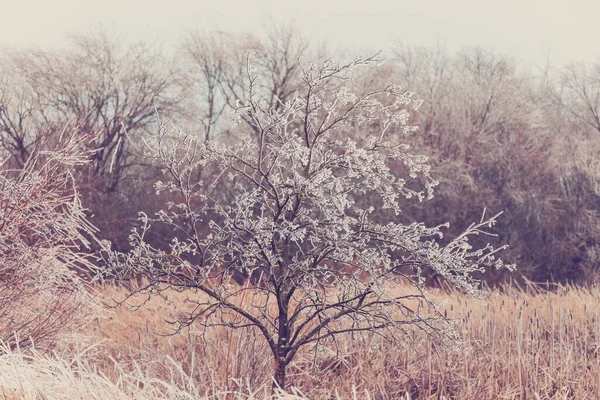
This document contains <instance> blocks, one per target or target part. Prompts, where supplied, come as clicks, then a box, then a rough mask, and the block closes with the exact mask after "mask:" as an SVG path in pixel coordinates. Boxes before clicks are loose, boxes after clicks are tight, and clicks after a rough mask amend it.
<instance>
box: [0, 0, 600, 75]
mask: <svg viewBox="0 0 600 400" xmlns="http://www.w3.org/2000/svg"><path fill="white" fill-rule="evenodd" d="M1 3H2V5H3V6H2V8H3V10H4V12H3V14H2V16H1V17H0V46H1V47H10V48H22V47H25V46H27V47H30V46H35V47H41V48H48V47H60V46H62V45H64V44H65V43H67V38H68V35H69V34H77V33H85V32H88V31H90V30H92V29H94V28H97V27H102V28H103V29H105V30H107V31H109V32H112V33H114V34H117V35H119V36H122V37H124V38H125V39H128V40H144V41H157V42H159V43H161V44H162V45H163V46H164V48H165V49H167V50H169V49H172V48H174V46H176V45H177V43H178V41H179V39H180V38H181V37H182V35H183V34H184V33H185V32H186V31H189V30H204V31H211V30H223V31H230V32H239V31H246V32H252V33H259V32H260V31H261V28H262V26H263V25H264V24H265V23H267V22H268V21H269V20H273V21H275V22H277V23H284V24H285V23H290V24H294V25H295V26H296V27H297V28H298V29H299V30H300V31H301V32H302V33H303V34H304V35H306V36H307V37H309V38H310V39H311V40H312V41H314V42H324V43H327V44H328V45H329V46H331V47H332V48H339V49H347V50H362V51H368V50H378V49H383V50H384V51H385V50H389V49H390V47H391V46H392V44H393V43H394V41H397V40H399V41H402V42H403V43H405V44H407V45H424V46H434V45H436V43H439V42H441V43H444V44H445V45H446V46H447V47H448V48H449V49H450V50H453V51H454V50H458V49H461V48H465V47H473V46H479V47H482V48H485V49H488V50H490V51H493V52H495V53H500V54H505V55H508V56H510V57H512V58H514V59H515V60H517V61H518V62H521V63H523V64H525V65H531V66H535V65H538V66H540V65H543V64H544V63H545V61H546V60H547V59H549V60H550V61H551V62H553V63H555V64H562V65H564V64H567V63H570V62H579V61H585V62H594V61H597V60H598V59H599V58H600V49H598V47H597V46H595V43H594V42H593V40H594V39H595V38H597V37H600V25H598V24H597V23H596V22H595V17H596V16H597V15H598V14H599V13H600V3H597V2H593V1H588V0H574V1H572V2H570V6H567V4H566V3H564V2H558V1H550V2H545V1H541V0H529V1H521V2H519V1H516V0H509V1H505V2H502V4H501V5H500V4H498V5H493V4H492V3H491V2H486V3H485V4H484V2H481V1H476V0H460V1H455V2H452V4H450V3H449V2H446V1H442V0H430V1H422V2H397V1H381V0H372V1H369V2H368V3H356V4H344V2H342V1H339V0H335V1H328V2H318V1H316V0H307V1H304V2H301V3H300V2H299V3H285V2H276V1H274V0H259V1H254V2H252V4H249V3H248V2H240V1H225V0H224V1H220V2H213V3H207V2H194V1H190V0H174V1H172V2H171V3H169V4H166V3H165V2H150V1H140V0H130V1H127V2H123V1H117V0H105V1H102V2H99V1H85V2H83V1H75V0H54V1H42V0H25V1H13V0H2V2H1ZM152 3H154V4H152ZM385 54H389V51H388V52H385V53H384V57H385Z"/></svg>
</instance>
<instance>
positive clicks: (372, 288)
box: [104, 56, 503, 388]
mask: <svg viewBox="0 0 600 400" xmlns="http://www.w3.org/2000/svg"><path fill="white" fill-rule="evenodd" d="M251 64H252V63H251V62H250V63H249V65H251ZM379 64H380V60H379V59H378V58H377V56H373V57H369V58H359V59H356V60H354V61H353V62H350V63H347V64H338V63H335V62H333V61H326V62H325V63H323V64H321V65H310V66H309V65H304V64H302V63H301V62H298V68H300V69H301V71H302V86H301V87H300V88H299V89H298V91H297V92H296V93H295V95H294V96H293V97H288V98H287V99H286V100H285V101H284V100H282V101H281V104H280V106H279V107H273V106H272V105H270V102H269V100H268V98H266V96H265V94H264V93H261V91H260V85H259V83H258V82H259V80H260V77H258V76H256V75H255V74H254V72H253V70H252V68H249V71H248V75H249V76H250V79H249V82H250V83H249V86H248V87H247V88H246V91H245V98H244V100H243V102H240V104H239V108H238V109H237V114H238V116H239V118H240V119H242V118H243V119H244V120H246V121H248V120H249V121H252V125H253V126H255V127H257V130H258V132H255V131H254V129H247V131H248V132H247V133H246V134H243V135H242V136H241V137H239V138H238V139H237V140H236V141H235V142H234V143H217V142H214V141H210V140H209V141H207V142H204V140H203V138H202V139H198V138H195V137H192V136H190V135H186V134H185V133H182V132H181V131H177V130H175V129H173V128H172V126H171V125H170V124H169V123H168V122H165V123H162V124H161V129H160V130H159V132H158V133H157V134H156V136H155V137H154V138H153V140H151V141H148V142H147V147H146V148H145V149H144V150H141V151H144V152H145V153H146V155H147V156H148V157H153V158H155V159H156V160H157V161H158V162H160V163H161V164H162V166H163V168H164V172H165V179H163V180H162V181H160V182H157V184H156V190H157V192H161V193H163V195H164V196H168V198H169V201H168V202H167V204H166V208H165V209H164V210H162V211H160V212H159V213H157V214H156V215H155V216H153V217H150V216H147V215H146V214H141V218H140V222H141V226H140V227H139V228H138V229H135V230H134V231H133V232H132V235H131V237H130V240H131V246H132V250H131V251H130V252H129V253H125V254H124V253H117V252H113V251H111V250H110V244H109V243H105V253H104V254H105V257H106V260H107V262H108V264H109V265H110V266H111V267H112V270H113V271H114V272H113V273H114V274H115V277H116V278H118V279H123V280H128V279H133V278H137V277H140V276H143V277H146V278H147V281H143V280H142V281H143V282H147V283H146V284H143V285H141V286H133V285H132V288H133V290H134V292H136V293H137V294H140V293H143V294H147V295H156V294H162V293H165V292H166V291H169V290H176V291H186V292H188V293H190V292H196V294H198V295H191V296H190V297H189V300H190V301H191V302H192V304H193V307H192V308H191V309H189V308H188V309H187V312H185V311H181V313H180V314H179V318H178V320H177V323H178V324H179V325H178V326H179V327H180V328H182V327H186V326H189V325H190V324H192V323H196V324H199V325H202V326H204V327H206V328H208V327H215V326H224V327H228V328H232V329H239V328H245V327H251V328H252V329H257V330H259V331H260V332H261V333H262V336H263V337H264V339H265V340H266V342H267V343H268V345H269V348H270V349H271V352H272V355H273V358H274V379H275V382H276V384H277V385H278V386H280V387H282V388H284V387H285V385H286V369H287V367H288V366H289V365H290V364H291V363H292V361H293V360H294V357H295V355H296V354H297V353H298V351H299V350H300V349H301V348H303V347H305V346H311V345H312V346H317V347H318V346H319V345H324V344H327V343H330V342H331V341H332V340H335V337H336V336H337V335H341V334H353V335H355V337H357V338H358V337H361V336H362V335H369V334H372V333H377V334H380V335H383V336H384V337H385V338H387V339H389V340H399V339H400V338H401V336H402V333H408V332H409V331H410V330H411V329H413V328H419V329H422V330H423V331H425V332H427V333H428V334H431V335H434V336H437V337H441V338H449V337H451V330H448V329H446V328H447V327H448V325H446V324H444V323H443V322H444V320H445V319H444V318H443V315H441V314H440V313H437V309H436V305H435V304H434V303H433V302H432V301H430V300H429V299H428V298H427V296H426V290H425V282H424V280H423V279H422V278H421V276H420V271H421V269H422V268H424V267H428V268H433V269H434V270H435V271H436V272H437V273H438V274H439V275H441V276H443V277H444V278H446V279H447V281H448V282H450V283H451V284H452V285H454V286H455V287H457V288H459V289H460V290H463V291H465V292H475V291H477V281H476V280H475V279H474V278H473V277H471V273H472V272H474V271H480V270H483V269H484V268H485V267H486V266H494V267H497V268H500V267H502V266H503V264H502V261H501V260H499V259H496V258H495V253H496V251H497V250H498V249H493V248H492V247H491V246H487V247H485V248H479V249H476V248H473V247H472V246H471V245H470V244H469V238H470V237H471V236H472V235H478V234H481V233H484V229H485V228H486V227H491V226H492V224H493V223H494V222H495V217H493V218H490V219H486V220H484V219H482V220H481V221H480V222H479V223H476V224H473V225H471V226H470V227H469V228H468V229H467V230H466V231H465V232H464V233H462V234H461V235H459V236H457V237H456V238H454V239H452V240H445V239H443V238H442V229H443V227H444V225H440V226H434V227H428V226H425V225H424V224H422V223H405V222H404V223H403V222H401V221H402V220H403V219H404V220H406V217H404V216H402V214H401V211H402V208H403V205H405V204H408V202H410V201H425V200H426V199H428V198H431V197H432V196H433V189H434V187H435V185H436V184H437V182H436V181H435V180H434V179H433V178H432V177H431V176H430V173H429V165H428V164H427V157H425V156H422V155H418V154H413V153H411V151H410V149H409V147H408V146H407V145H405V144H403V138H404V137H405V135H409V134H412V133H413V132H415V131H416V127H414V126H411V125H410V123H409V119H410V115H411V112H412V110H416V109H417V108H418V107H419V106H420V104H421V102H420V101H418V100H415V99H414V98H413V94H412V93H410V92H408V91H406V90H403V89H401V88H400V87H398V86H396V85H389V86H384V87H380V88H371V89H370V90H369V91H367V92H364V91H360V92H359V91H357V90H356V86H354V85H353V80H352V78H353V74H354V72H355V70H357V69H371V68H376V67H377V66H378V65H379ZM354 91H357V93H354ZM257 133H258V134H257ZM203 170H210V171H213V170H216V171H218V173H217V174H216V175H214V176H212V175H211V176H209V177H205V178H204V179H200V178H199V177H201V176H202V171H203ZM216 183H219V184H228V185H230V186H231V187H232V188H233V190H234V193H235V198H234V199H233V201H231V200H230V201H225V200H222V199H219V198H214V197H212V196H208V195H206V193H207V191H206V189H205V188H206V187H207V186H209V185H214V184H216ZM375 208H377V209H379V210H384V211H385V212H379V213H374V210H375ZM384 216H385V217H384ZM153 225H154V226H156V225H162V226H163V229H164V226H166V227H170V228H171V229H172V232H173V235H174V239H173V241H172V243H171V244H170V246H169V247H168V248H163V249H159V248H154V247H152V246H151V245H150V244H149V243H148V242H147V238H148V237H149V235H151V234H152V230H153V228H152V226H153ZM163 231H164V230H163ZM240 272H241V273H243V274H245V275H246V276H250V277H251V279H249V280H248V281H247V282H246V283H245V284H243V285H240V284H238V283H236V282H234V280H233V279H232V277H233V275H234V274H236V273H240ZM400 287H404V288H406V287H409V288H412V289H404V290H401V289H400ZM427 310H429V311H427Z"/></svg>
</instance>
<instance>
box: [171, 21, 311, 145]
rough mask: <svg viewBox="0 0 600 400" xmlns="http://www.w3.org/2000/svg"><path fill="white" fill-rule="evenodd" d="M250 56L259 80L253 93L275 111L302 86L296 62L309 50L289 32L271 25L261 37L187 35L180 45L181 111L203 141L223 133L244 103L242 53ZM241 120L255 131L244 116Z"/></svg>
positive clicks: (244, 63)
mask: <svg viewBox="0 0 600 400" xmlns="http://www.w3.org/2000/svg"><path fill="white" fill-rule="evenodd" d="M249 51H251V52H252V53H253V54H254V56H253V68H255V73H256V74H260V75H261V76H262V79H261V80H260V81H258V82H256V83H255V87H254V90H255V91H260V92H262V93H263V94H264V99H265V101H266V102H267V103H268V104H269V105H270V107H274V108H276V109H278V108H279V107H281V106H282V105H283V104H284V103H285V102H286V101H287V99H288V97H290V96H293V94H294V93H295V91H296V90H297V89H298V85H299V84H300V82H301V79H300V78H301V73H300V72H301V71H300V68H299V65H298V60H299V59H300V58H303V57H305V56H306V55H307V54H308V51H309V42H308V41H307V40H306V39H304V38H303V37H302V35H301V34H300V33H299V32H298V31H297V30H295V29H294V28H293V27H287V26H281V25H277V24H275V23H271V24H270V25H268V26H267V28H266V30H265V34H264V35H263V36H262V37H256V36H253V35H249V34H247V35H234V34H229V33H226V32H213V33H210V34H202V33H199V32H194V33H190V34H189V35H187V37H186V38H185V40H184V41H183V43H182V46H181V53H180V54H181V60H182V64H181V65H182V73H181V83H182V84H183V86H184V92H185V100H183V103H184V107H185V109H186V111H187V118H188V119H191V120H192V121H193V123H194V124H199V125H200V126H201V127H202V129H203V134H204V139H205V140H209V139H215V135H216V134H217V133H218V132H222V131H223V129H219V128H222V127H223V121H224V120H225V122H227V121H229V120H230V119H231V116H232V113H233V112H234V110H235V109H236V108H237V107H238V103H239V102H244V99H245V96H246V94H245V90H246V88H247V85H248V80H249V79H250V77H249V76H248V73H247V71H248V65H247V58H246V57H245V54H246V53H247V52H249ZM241 118H242V120H243V121H245V122H246V123H248V124H249V125H250V127H251V128H252V129H253V130H254V131H255V132H258V131H259V129H260V128H258V127H256V126H254V125H252V121H251V120H249V119H247V118H246V116H241Z"/></svg>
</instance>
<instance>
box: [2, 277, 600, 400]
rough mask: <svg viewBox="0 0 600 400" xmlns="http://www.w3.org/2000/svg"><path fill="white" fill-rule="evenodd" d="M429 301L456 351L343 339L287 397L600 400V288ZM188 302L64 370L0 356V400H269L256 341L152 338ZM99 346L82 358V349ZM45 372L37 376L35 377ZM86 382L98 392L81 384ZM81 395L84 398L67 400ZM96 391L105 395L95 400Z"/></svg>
mask: <svg viewBox="0 0 600 400" xmlns="http://www.w3.org/2000/svg"><path fill="white" fill-rule="evenodd" d="M120 295H121V292H120V291H119V290H116V289H112V288H107V289H104V290H103V292H102V296H103V297H104V298H105V299H110V298H113V297H118V296H120ZM432 296H433V297H434V298H436V299H437V300H439V301H440V302H442V301H443V308H444V310H445V311H446V312H447V313H448V316H449V317H453V318H457V327H458V329H459V334H460V338H461V340H462V344H461V345H460V346H458V347H456V348H442V347H439V348H438V347H436V346H434V345H432V344H431V343H430V342H429V341H427V340H425V338H423V337H419V336H418V335H417V336H415V337H413V338H412V339H411V340H410V341H407V345H406V346H405V347H404V348H397V347H391V346H390V345H388V344H387V343H385V342H383V341H381V339H379V338H377V337H373V338H372V339H371V343H370V344H371V346H364V345H359V344H357V343H355V342H353V341H352V340H351V339H350V338H347V339H342V340H340V341H339V342H338V343H337V347H333V346H332V347H331V348H330V349H328V350H321V351H319V352H317V353H315V352H310V351H306V352H305V353H303V354H301V355H299V358H298V359H297V362H296V363H295V365H294V366H293V368H292V370H291V371H290V379H291V384H292V385H293V386H295V387H296V388H298V391H297V393H296V394H295V396H290V397H289V398H310V399H348V398H350V399H399V398H403V399H407V398H410V399H442V398H446V399H598V398H600V357H599V352H600V289H599V288H589V289H584V288H566V287H553V288H552V290H551V291H542V290H540V289H539V288H536V287H533V286H529V287H527V288H517V287H511V288H504V289H503V290H502V291H497V292H495V293H493V294H492V295H490V296H489V297H488V298H487V299H485V300H483V301H482V300H478V299H473V298H469V297H466V296H464V295H461V294H457V293H447V292H439V293H434V294H432ZM181 302H184V298H183V296H182V295H179V294H174V295H173V296H172V297H170V298H169V301H168V302H165V301H164V300H162V299H153V300H152V301H151V302H150V303H149V304H148V305H146V306H145V307H144V308H142V309H141V310H139V311H137V312H131V311H129V310H128V309H127V308H126V307H120V308H117V309H111V310H108V311H107V313H106V314H107V316H106V318H104V319H98V320H95V321H93V322H92V323H90V324H89V325H88V327H87V329H86V332H82V333H83V334H84V335H85V336H87V337H88V338H87V339H85V340H83V339H81V343H79V345H77V346H76V345H75V344H73V345H72V346H71V349H70V351H69V352H68V354H71V359H70V360H72V361H70V362H66V361H61V360H60V357H62V358H65V357H67V356H66V355H60V354H59V355H57V356H58V357H59V360H55V357H54V358H53V357H46V356H43V355H41V354H38V355H36V356H34V357H31V359H29V360H28V361H27V362H22V363H21V364H19V363H18V362H17V361H15V359H16V358H18V356H19V355H18V354H16V353H11V354H9V355H8V356H7V355H5V356H2V357H0V361H1V362H0V387H5V388H6V389H5V390H4V391H0V399H3V400H8V399H11V400H12V399H20V398H34V399H35V398H39V399H71V398H82V399H84V398H85V399H87V398H106V399H108V398H115V399H116V398H119V399H120V398H140V399H142V398H144V399H146V398H148V399H149V398H156V399H158V398H169V399H188V398H189V399H193V398H207V399H256V398H264V397H266V396H268V392H269V390H268V388H269V387H270V379H271V378H270V376H271V355H270V352H269V350H268V348H267V347H266V345H265V343H264V342H263V341H262V340H261V338H260V336H258V335H257V334H256V332H254V331H251V330H247V331H241V330H238V331H235V332H229V331H227V330H217V331H213V332H212V333H210V334H209V335H207V336H203V335H201V332H197V331H194V329H190V330H186V331H184V332H182V333H181V334H179V335H177V336H161V335H160V334H156V332H159V333H166V332H168V330H169V328H170V325H169V324H168V323H166V322H165V321H164V320H165V319H168V317H169V315H172V313H173V308H172V306H171V305H172V304H175V303H181ZM99 341H101V343H100V344H98V345H96V346H94V347H92V348H89V349H87V350H86V351H83V350H85V349H86V347H85V346H86V343H97V342H99ZM77 350H79V351H77ZM65 354H67V353H65ZM72 354H76V356H75V357H73V356H72ZM10 357H12V358H13V360H12V361H10V360H9V359H10ZM11 362H12V364H11ZM52 362H54V363H55V364H56V365H55V366H54V367H52ZM40 363H41V364H40ZM38 364H40V365H41V367H40V368H38V370H36V371H33V372H32V371H29V369H32V368H34V366H36V365H38ZM11 365H12V366H11ZM19 365H20V367H19ZM19 368H21V370H19ZM24 368H25V369H27V371H25V370H24ZM47 370H53V373H51V374H49V375H48V376H46V378H45V379H47V380H48V382H50V383H48V385H47V386H44V387H41V386H40V387H37V388H34V389H31V387H33V386H31V385H29V386H27V379H30V380H32V381H35V382H37V383H38V384H40V382H42V381H44V380H43V379H41V378H40V376H45V375H44V371H47ZM19 371H21V372H19ZM61 371H62V372H61ZM26 372H27V373H26ZM10 374H12V379H13V381H14V379H16V378H17V377H19V376H20V378H19V380H20V381H21V383H20V384H14V382H13V383H11V382H10V379H11V377H10ZM15 374H16V375H15ZM19 374H20V375H19ZM36 377H37V378H36ZM84 378H85V379H84ZM52 379H54V381H56V382H54V383H52V382H53V381H52ZM61 379H62V381H61ZM85 380H88V381H89V382H91V383H85V382H84V383H81V382H80V381H85ZM77 382H79V383H77ZM69 385H70V386H69ZM77 385H78V388H79V389H81V388H84V389H85V388H86V387H87V389H86V390H88V392H69V390H70V389H69V388H71V387H75V386H77ZM94 385H99V386H97V387H98V388H99V387H102V388H103V389H102V390H106V392H105V393H106V394H104V395H99V389H97V388H96V386H94ZM34 386H35V385H34ZM38 386H39V385H38ZM27 387H29V388H30V389H27ZM79 389H78V390H79ZM81 390H83V389H81ZM94 391H95V394H96V395H94V396H92V395H91V394H90V393H92V392H94ZM32 393H35V395H34V396H33V397H32ZM74 393H78V394H77V396H75V394H74ZM81 393H84V394H81ZM85 393H88V395H86V394H85ZM109 393H110V394H109ZM27 396H29V397H27ZM61 396H62V397H61ZM65 396H66V397H65ZM98 396H99V397H98ZM282 398H284V397H282ZM285 398H287V397H285Z"/></svg>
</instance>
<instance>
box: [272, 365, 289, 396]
mask: <svg viewBox="0 0 600 400" xmlns="http://www.w3.org/2000/svg"><path fill="white" fill-rule="evenodd" d="M275 365H276V367H275V382H274V383H273V389H275V388H280V389H282V390H285V377H286V376H285V374H286V368H287V363H286V362H285V360H281V359H276V360H275Z"/></svg>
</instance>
